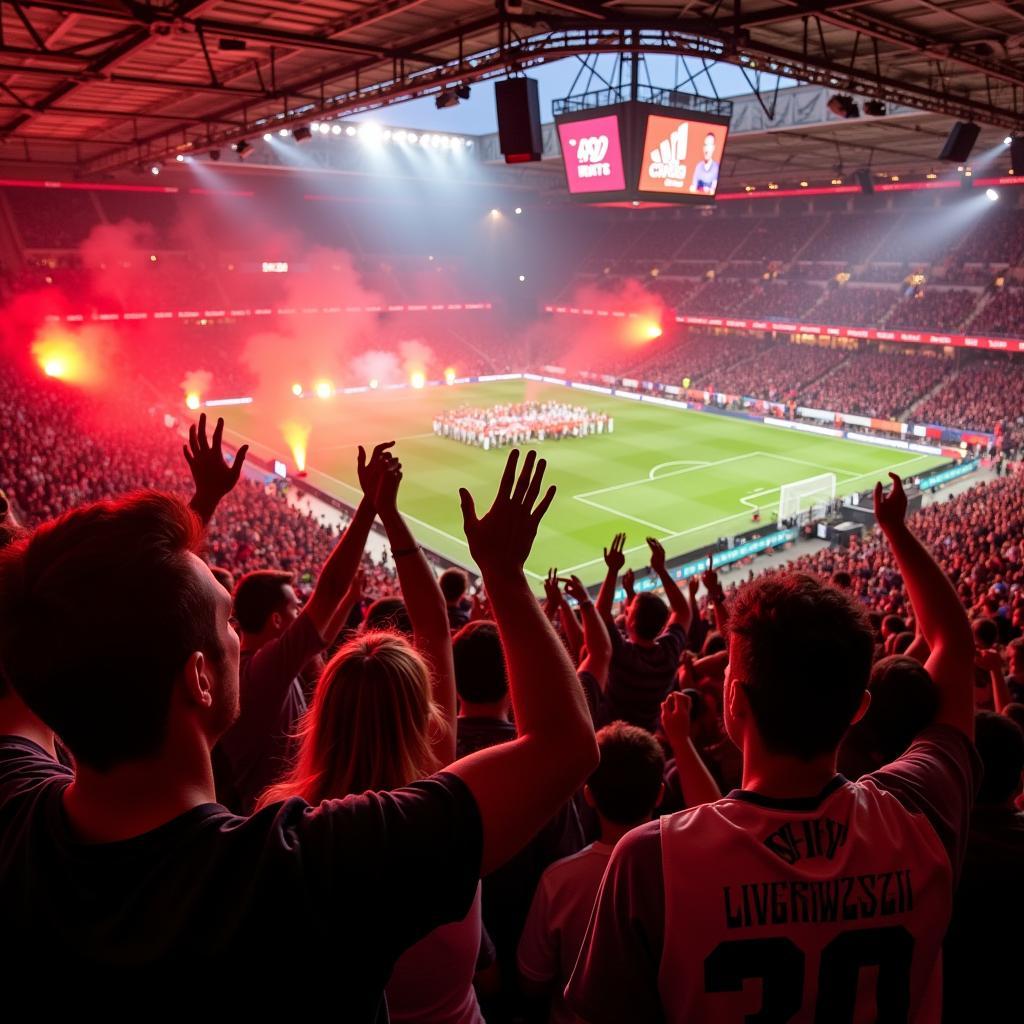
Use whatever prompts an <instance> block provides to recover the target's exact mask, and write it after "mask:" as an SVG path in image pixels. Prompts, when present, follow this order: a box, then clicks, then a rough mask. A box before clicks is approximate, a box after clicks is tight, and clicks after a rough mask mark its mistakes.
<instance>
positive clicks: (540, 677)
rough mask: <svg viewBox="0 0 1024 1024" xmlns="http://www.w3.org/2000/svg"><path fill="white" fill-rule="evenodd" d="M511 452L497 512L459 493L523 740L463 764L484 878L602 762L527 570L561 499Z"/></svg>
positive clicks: (532, 463) (538, 471) (533, 466)
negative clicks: (480, 836)
mask: <svg viewBox="0 0 1024 1024" xmlns="http://www.w3.org/2000/svg"><path fill="white" fill-rule="evenodd" d="M518 460H519V452H518V451H512V453H511V454H510V455H509V458H508V462H507V463H506V465H505V472H504V475H503V476H502V479H501V484H500V485H499V487H498V493H497V496H496V497H495V499H494V504H493V505H492V506H491V508H490V511H489V512H488V513H487V514H486V515H485V516H483V517H482V518H478V517H477V514H476V507H475V505H474V502H473V498H472V496H471V495H470V493H469V492H468V491H467V490H465V489H460V491H459V494H460V497H461V499H462V515H463V520H464V524H465V530H466V538H467V540H468V541H469V549H470V553H471V554H472V556H473V558H474V560H475V562H476V564H477V565H478V566H479V567H480V571H481V574H482V575H483V578H484V582H485V584H486V585H487V593H488V596H489V597H490V601H491V607H492V609H493V611H494V618H495V621H496V622H497V624H498V631H499V633H500V634H501V642H502V647H503V648H504V651H505V659H506V664H507V666H508V681H509V690H510V692H511V696H512V707H513V710H514V712H515V720H516V727H517V729H518V732H519V736H518V738H517V739H515V740H513V741H512V742H511V743H502V744H499V745H498V746H495V747H489V748H488V749H486V750H481V751H477V752H476V753H475V754H471V755H469V756H468V757H465V758H462V759H461V760H459V761H456V762H455V764H454V765H452V768H451V771H452V772H453V773H454V774H456V775H458V776H459V777H460V778H461V779H462V780H463V781H464V782H465V783H466V785H467V786H468V787H469V789H470V790H471V791H472V793H473V796H474V797H475V798H476V802H477V806H478V807H479V809H480V816H481V818H482V820H483V829H484V851H483V871H484V873H487V872H490V871H493V870H494V869H495V868H496V867H498V866H499V865H500V864H502V863H503V862H504V861H506V860H507V859H508V858H509V857H510V856H512V854H513V853H515V852H516V851H517V850H518V849H520V848H521V847H522V846H523V845H524V844H525V843H526V842H528V841H529V839H530V838H531V837H532V836H533V835H535V834H536V833H537V831H538V830H539V829H540V828H541V827H542V826H543V825H544V824H545V823H546V822H547V821H549V820H550V819H551V818H552V816H553V815H554V814H555V813H556V811H557V810H558V809H559V808H560V807H561V806H562V805H563V804H564V803H565V802H566V801H567V800H568V799H569V798H570V797H571V796H572V795H573V793H575V791H576V790H577V789H578V788H579V787H580V786H581V785H582V784H583V782H584V781H585V780H586V778H587V776H588V775H589V774H590V772H592V771H593V770H594V768H595V767H596V766H597V762H598V752H597V744H596V742H595V741H594V730H593V727H592V725H591V722H590V714H589V712H588V710H587V706H586V701H585V699H584V696H583V691H582V689H581V687H580V685H579V681H578V680H577V678H576V671H575V669H574V668H573V665H572V662H571V661H570V660H569V656H568V654H567V653H566V650H565V647H564V646H563V644H562V642H561V640H559V639H558V636H557V634H556V633H555V631H554V629H553V628H552V626H551V623H550V622H548V620H547V619H546V618H545V616H544V612H543V610H542V609H541V607H540V605H539V604H538V602H537V599H536V598H535V597H534V595H533V593H532V592H531V590H530V586H529V584H528V583H527V581H526V576H525V574H524V572H523V566H524V564H525V562H526V559H527V556H528V555H529V553H530V548H531V547H532V545H533V540H534V537H536V535H537V527H538V526H539V525H540V521H541V519H542V518H543V516H544V513H545V512H546V511H547V509H548V506H549V505H550V504H551V501H552V499H553V498H554V496H555V488H554V487H550V488H548V490H547V492H546V493H545V495H544V497H543V498H542V499H541V498H540V491H541V484H542V482H543V478H544V469H545V463H544V460H543V459H541V460H540V461H539V462H537V461H536V455H535V453H534V452H532V451H531V452H529V453H528V454H527V456H526V459H525V461H524V463H523V469H522V472H521V473H520V474H519V477H518V480H517V479H516V467H517V465H518Z"/></svg>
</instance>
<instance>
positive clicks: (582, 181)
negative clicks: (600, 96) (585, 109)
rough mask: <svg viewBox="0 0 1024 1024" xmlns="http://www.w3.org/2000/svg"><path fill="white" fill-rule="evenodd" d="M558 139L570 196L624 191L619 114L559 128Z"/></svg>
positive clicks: (624, 176)
mask: <svg viewBox="0 0 1024 1024" xmlns="http://www.w3.org/2000/svg"><path fill="white" fill-rule="evenodd" d="M558 139H559V141H560V142H561V144H562V156H563V158H564V160H565V180H566V183H567V184H568V186H569V192H570V194H571V195H579V194H580V193H581V192H612V191H618V190H620V189H623V188H625V187H626V175H625V171H624V169H623V166H622V140H621V137H620V134H619V115H618V114H607V115H605V116H604V117H590V118H586V119H585V120H583V121H569V122H568V123H565V124H560V125H559V126H558Z"/></svg>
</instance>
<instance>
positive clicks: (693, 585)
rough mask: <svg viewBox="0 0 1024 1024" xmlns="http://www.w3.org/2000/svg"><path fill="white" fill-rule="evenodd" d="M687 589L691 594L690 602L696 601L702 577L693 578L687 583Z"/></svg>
mask: <svg viewBox="0 0 1024 1024" xmlns="http://www.w3.org/2000/svg"><path fill="white" fill-rule="evenodd" d="M686 589H687V590H688V591H689V592H690V600H691V601H694V600H696V598H697V591H698V590H700V577H699V576H691V577H690V578H689V580H687V581H686Z"/></svg>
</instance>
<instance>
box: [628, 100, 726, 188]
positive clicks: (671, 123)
mask: <svg viewBox="0 0 1024 1024" xmlns="http://www.w3.org/2000/svg"><path fill="white" fill-rule="evenodd" d="M728 134H729V129H728V126H727V125H722V124H708V123H707V122H704V121H695V120H693V119H692V118H687V119H683V118H678V117H663V116H661V115H659V114H648V116H647V130H646V132H645V133H644V148H643V159H642V162H641V164H640V180H639V182H638V184H637V189H638V190H639V191H640V192H660V193H662V194H674V195H695V196H713V195H714V194H715V193H716V192H717V191H718V173H719V168H720V167H721V163H722V154H723V153H724V152H725V140H726V137H727V136H728Z"/></svg>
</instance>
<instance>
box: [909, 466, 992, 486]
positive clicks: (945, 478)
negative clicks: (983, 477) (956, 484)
mask: <svg viewBox="0 0 1024 1024" xmlns="http://www.w3.org/2000/svg"><path fill="white" fill-rule="evenodd" d="M979 465H980V463H979V462H978V460H977V459H969V460H968V461H967V462H961V463H960V465H959V466H951V467H950V468H949V469H943V470H940V471H939V472H938V473H931V474H930V475H928V476H923V477H921V479H920V480H918V482H917V483H918V486H919V487H920V488H921V490H922V491H924V490H927V489H928V488H930V487H940V486H941V485H942V484H947V483H949V481H950V480H956V479H958V478H959V477H962V476H966V475H967V474H968V473H973V472H974V471H975V470H976V469H977V468H978V466H979Z"/></svg>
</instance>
